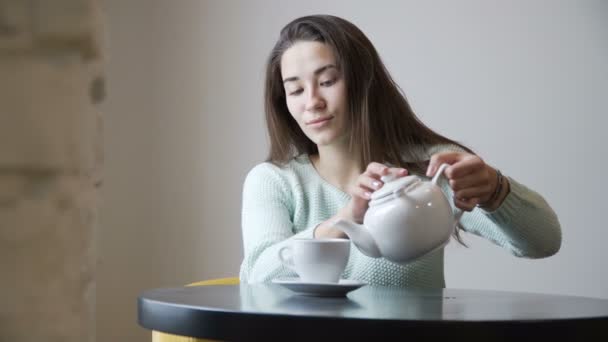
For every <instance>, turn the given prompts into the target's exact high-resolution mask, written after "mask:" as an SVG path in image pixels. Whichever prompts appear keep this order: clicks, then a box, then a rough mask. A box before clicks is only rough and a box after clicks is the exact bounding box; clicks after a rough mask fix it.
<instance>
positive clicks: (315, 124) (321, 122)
mask: <svg viewBox="0 0 608 342" xmlns="http://www.w3.org/2000/svg"><path fill="white" fill-rule="evenodd" d="M333 118H334V117H333V116H325V117H322V118H317V119H314V120H310V121H308V122H307V123H306V124H307V125H308V126H312V127H320V126H323V125H324V124H326V123H327V122H329V121H330V120H331V119H333Z"/></svg>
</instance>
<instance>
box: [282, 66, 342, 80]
mask: <svg viewBox="0 0 608 342" xmlns="http://www.w3.org/2000/svg"><path fill="white" fill-rule="evenodd" d="M331 68H333V69H337V68H336V66H335V65H333V64H327V65H324V66H322V67H320V68H318V69H317V70H315V71H314V74H315V75H319V74H321V73H323V72H324V71H325V70H327V69H331ZM299 79H300V78H299V77H298V76H293V77H287V78H286V79H284V80H283V83H284V84H285V83H287V82H293V81H297V80H299Z"/></svg>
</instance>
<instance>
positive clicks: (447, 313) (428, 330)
mask: <svg viewBox="0 0 608 342" xmlns="http://www.w3.org/2000/svg"><path fill="white" fill-rule="evenodd" d="M138 321H139V324H140V325H141V326H142V327H144V328H147V329H150V330H157V331H162V332H166V333H170V334H177V335H185V336H192V337H199V338H211V339H220V340H267V339H273V340H274V339H278V340H289V341H292V340H320V339H326V338H332V339H336V338H339V339H340V340H342V339H345V338H355V339H356V340H361V339H370V340H378V339H380V338H382V339H404V338H412V337H425V338H430V337H433V336H437V337H449V338H452V339H454V338H461V337H464V338H471V337H473V338H477V337H479V338H484V339H488V340H492V341H503V340H504V341H506V340H514V339H521V338H526V337H531V338H542V339H543V340H545V339H547V338H558V337H559V338H566V339H576V340H579V339H585V338H589V339H593V340H603V341H608V300H607V299H598V298H587V297H575V296H562V295H550V294H538V293H520V292H503V291H486V290H472V289H437V290H405V289H401V288H394V287H382V286H364V287H362V288H360V289H358V290H355V291H352V292H350V293H348V295H347V296H346V297H342V298H324V297H310V296H303V295H300V294H296V293H294V292H291V291H290V290H288V289H286V288H283V287H281V286H280V285H277V284H253V285H247V284H241V285H232V286H199V287H179V288H164V289H154V290H148V291H145V292H143V293H142V294H141V295H140V296H139V298H138Z"/></svg>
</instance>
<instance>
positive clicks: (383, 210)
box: [334, 164, 462, 264]
mask: <svg viewBox="0 0 608 342" xmlns="http://www.w3.org/2000/svg"><path fill="white" fill-rule="evenodd" d="M448 166H449V165H448V164H442V165H441V166H440V167H439V170H437V173H436V174H435V176H434V177H433V179H432V180H431V181H425V180H423V179H422V178H420V177H418V176H415V175H411V176H406V177H401V178H396V179H395V178H394V176H388V177H387V176H384V177H382V181H383V182H384V183H385V184H384V186H383V187H382V188H380V189H379V190H377V191H375V192H374V193H373V194H372V196H371V201H370V203H369V209H368V210H367V212H366V213H365V216H364V218H363V225H360V224H355V223H353V222H349V221H346V220H343V219H338V220H336V221H334V226H335V227H336V228H338V229H340V230H342V231H343V232H344V233H345V234H346V235H348V237H349V238H350V239H351V241H352V242H353V243H354V244H355V246H357V248H358V249H359V250H360V251H361V252H362V253H363V254H365V255H367V256H370V257H373V258H380V257H384V258H386V259H387V260H390V261H392V262H395V263H398V264H406V263H408V262H411V261H413V260H415V259H417V258H419V257H421V256H423V255H425V254H428V253H430V252H432V251H434V250H436V249H438V248H441V247H443V246H444V245H446V244H447V243H448V242H449V240H450V236H451V235H452V233H453V232H454V229H456V225H457V223H458V220H459V219H460V217H461V216H462V211H461V210H460V209H458V208H456V210H455V211H453V210H452V207H451V206H450V202H448V199H447V198H446V196H445V194H444V193H443V191H442V189H441V187H440V186H439V184H438V183H439V179H440V178H441V177H442V175H443V172H444V170H445V168H446V167H448Z"/></svg>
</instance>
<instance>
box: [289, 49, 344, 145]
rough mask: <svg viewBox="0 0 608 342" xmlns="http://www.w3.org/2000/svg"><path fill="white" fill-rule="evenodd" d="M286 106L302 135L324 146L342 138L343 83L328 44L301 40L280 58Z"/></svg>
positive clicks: (342, 140) (342, 139)
mask: <svg viewBox="0 0 608 342" xmlns="http://www.w3.org/2000/svg"><path fill="white" fill-rule="evenodd" d="M281 75H282V77H283V85H284V87H285V95H286V99H287V108H288V109H289V112H290V113H291V115H292V116H293V118H294V119H295V120H296V121H297V122H298V124H299V125H300V128H301V129H302V131H303V132H304V134H306V136H307V137H308V138H309V139H310V140H312V141H313V142H314V143H315V144H317V145H320V146H324V145H332V144H335V143H340V142H344V141H346V139H345V138H346V136H347V135H346V133H347V132H346V129H345V127H346V125H345V119H346V118H345V116H346V106H347V105H346V85H345V84H344V79H343V77H342V74H341V73H340V71H339V70H338V68H337V65H336V59H335V57H334V54H333V52H332V51H331V49H330V47H329V46H327V45H326V44H323V43H319V42H308V41H301V42H297V43H295V44H294V45H292V46H291V47H290V48H289V49H287V50H286V51H285V52H284V53H283V56H282V58H281Z"/></svg>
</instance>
